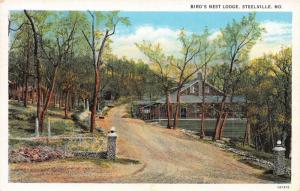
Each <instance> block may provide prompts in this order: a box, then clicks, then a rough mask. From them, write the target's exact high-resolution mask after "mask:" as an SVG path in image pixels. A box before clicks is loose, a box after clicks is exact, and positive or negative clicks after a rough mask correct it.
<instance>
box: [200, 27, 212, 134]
mask: <svg viewBox="0 0 300 191" xmlns="http://www.w3.org/2000/svg"><path fill="white" fill-rule="evenodd" d="M209 35H210V33H209V31H208V28H207V27H206V28H205V29H204V32H203V34H202V46H203V51H202V52H201V53H200V63H201V64H202V73H203V76H202V78H203V80H202V86H201V87H202V90H201V93H202V104H201V112H202V113H201V123H200V138H201V139H203V138H204V137H205V133H204V118H205V113H206V112H207V109H208V108H207V107H208V106H207V105H206V103H205V84H206V80H207V72H208V71H207V70H208V64H210V63H211V62H212V61H213V59H214V58H215V57H216V51H215V48H216V47H215V46H214V44H216V42H215V41H213V40H209V38H208V37H209ZM199 83H201V82H199ZM199 91H200V90H199Z"/></svg>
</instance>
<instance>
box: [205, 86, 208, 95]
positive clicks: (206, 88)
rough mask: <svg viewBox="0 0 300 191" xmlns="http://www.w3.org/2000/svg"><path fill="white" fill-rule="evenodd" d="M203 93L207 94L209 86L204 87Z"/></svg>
mask: <svg viewBox="0 0 300 191" xmlns="http://www.w3.org/2000/svg"><path fill="white" fill-rule="evenodd" d="M204 93H206V94H209V87H208V86H206V87H205V89H204Z"/></svg>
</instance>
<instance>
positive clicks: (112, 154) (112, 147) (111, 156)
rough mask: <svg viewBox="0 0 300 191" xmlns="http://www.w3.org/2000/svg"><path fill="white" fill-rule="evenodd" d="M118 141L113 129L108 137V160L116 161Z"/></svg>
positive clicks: (113, 128)
mask: <svg viewBox="0 0 300 191" xmlns="http://www.w3.org/2000/svg"><path fill="white" fill-rule="evenodd" d="M116 140H117V134H116V130H115V127H112V128H111V130H110V132H109V134H108V137H107V159H108V160H115V159H116V146H117V145H116Z"/></svg>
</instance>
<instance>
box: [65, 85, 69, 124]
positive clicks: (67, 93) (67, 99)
mask: <svg viewBox="0 0 300 191" xmlns="http://www.w3.org/2000/svg"><path fill="white" fill-rule="evenodd" d="M68 102H69V91H67V92H66V98H65V109H64V110H65V119H68Z"/></svg>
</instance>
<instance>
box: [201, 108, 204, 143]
mask: <svg viewBox="0 0 300 191" xmlns="http://www.w3.org/2000/svg"><path fill="white" fill-rule="evenodd" d="M204 115H205V110H204V105H202V113H201V124H200V139H203V138H204V137H205V133H204V118H205V116H204Z"/></svg>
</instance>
